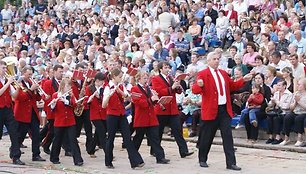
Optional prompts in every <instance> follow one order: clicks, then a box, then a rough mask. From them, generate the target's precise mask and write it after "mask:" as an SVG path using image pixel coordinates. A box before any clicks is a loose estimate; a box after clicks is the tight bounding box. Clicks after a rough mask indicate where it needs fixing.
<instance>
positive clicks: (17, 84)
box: [5, 72, 26, 91]
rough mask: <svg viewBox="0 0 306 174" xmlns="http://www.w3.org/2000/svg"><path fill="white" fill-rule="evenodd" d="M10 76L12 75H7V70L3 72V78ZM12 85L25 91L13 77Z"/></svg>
mask: <svg viewBox="0 0 306 174" xmlns="http://www.w3.org/2000/svg"><path fill="white" fill-rule="evenodd" d="M10 77H13V76H12V75H9V74H8V73H7V72H5V78H7V79H9V78H10ZM12 85H13V86H14V87H15V88H16V89H17V88H20V89H21V90H22V91H25V90H26V89H25V87H23V86H22V85H20V84H19V83H18V82H17V80H16V79H15V78H14V80H13V83H12Z"/></svg>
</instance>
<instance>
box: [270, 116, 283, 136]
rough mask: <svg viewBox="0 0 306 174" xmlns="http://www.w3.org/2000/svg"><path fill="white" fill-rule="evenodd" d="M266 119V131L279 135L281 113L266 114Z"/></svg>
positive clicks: (281, 119)
mask: <svg viewBox="0 0 306 174" xmlns="http://www.w3.org/2000/svg"><path fill="white" fill-rule="evenodd" d="M267 121H268V131H267V133H268V134H276V135H279V134H280V131H281V125H282V121H283V115H278V114H267Z"/></svg>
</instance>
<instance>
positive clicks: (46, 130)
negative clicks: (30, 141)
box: [39, 119, 54, 149]
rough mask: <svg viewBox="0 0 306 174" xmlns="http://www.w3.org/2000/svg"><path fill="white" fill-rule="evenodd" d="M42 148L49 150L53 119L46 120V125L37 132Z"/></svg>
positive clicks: (52, 134)
mask: <svg viewBox="0 0 306 174" xmlns="http://www.w3.org/2000/svg"><path fill="white" fill-rule="evenodd" d="M39 135H40V141H41V145H42V147H43V148H46V149H49V148H50V146H51V143H52V140H53V137H54V119H48V123H47V124H46V125H45V126H44V127H43V129H42V130H41V131H40V132H39Z"/></svg>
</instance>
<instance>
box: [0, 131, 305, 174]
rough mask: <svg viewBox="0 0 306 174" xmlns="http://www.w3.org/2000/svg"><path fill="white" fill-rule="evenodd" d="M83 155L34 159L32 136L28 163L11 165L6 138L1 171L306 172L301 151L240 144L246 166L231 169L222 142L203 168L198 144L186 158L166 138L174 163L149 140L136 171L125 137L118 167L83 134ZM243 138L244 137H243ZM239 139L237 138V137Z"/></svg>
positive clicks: (239, 162) (240, 163)
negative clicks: (161, 157) (156, 153)
mask: <svg viewBox="0 0 306 174" xmlns="http://www.w3.org/2000/svg"><path fill="white" fill-rule="evenodd" d="M79 141H80V147H81V151H82V156H83V158H84V166H82V167H77V166H74V165H73V162H72V158H71V157H65V156H64V152H62V153H61V155H60V161H61V164H59V165H54V164H52V163H51V162H50V161H49V158H48V155H47V154H45V153H44V152H42V153H41V156H42V157H43V158H46V159H47V161H46V162H32V161H31V155H32V154H31V148H30V147H31V143H30V139H26V141H25V145H27V146H28V148H26V149H22V151H24V152H25V154H23V155H22V158H21V159H22V160H23V161H24V162H26V164H27V165H26V166H15V165H12V164H11V161H10V159H9V157H8V152H7V151H8V148H9V146H10V143H9V137H8V136H5V137H3V140H1V141H0V143H1V146H0V159H1V160H0V173H13V174H15V173H16V174H19V173H31V174H64V173H66V174H75V173H95V174H100V173H101V174H104V173H118V174H119V173H120V174H130V173H133V174H140V173H141V174H142V173H149V174H150V173H152V174H164V173H184V174H198V173H199V174H200V173H214V174H222V173H249V174H253V173H254V174H255V173H256V174H258V173H269V174H274V173H275V174H280V173H296V174H302V173H305V162H306V154H305V153H297V152H288V151H280V150H263V149H255V148H245V147H238V150H237V152H236V157H237V165H238V166H240V167H242V171H241V172H236V171H229V170H227V169H225V156H224V153H223V148H222V146H220V145H213V146H212V148H211V152H210V154H209V159H208V165H209V168H200V167H199V164H198V160H197V152H198V151H197V149H196V148H195V143H192V142H188V147H189V149H190V151H195V154H194V155H193V156H190V157H187V158H186V159H182V158H180V156H179V153H178V149H177V145H176V143H175V142H173V141H163V142H162V146H163V147H164V149H165V153H166V157H167V158H168V159H170V160H171V162H170V164H168V165H162V164H156V161H155V158H154V157H152V156H150V155H149V147H148V146H146V140H144V142H143V145H142V147H141V149H140V153H141V155H142V157H143V159H144V161H145V163H146V165H145V166H144V168H142V169H137V170H133V169H131V168H130V165H129V161H128V158H127V152H126V150H125V149H121V142H122V139H121V138H120V137H117V138H116V141H115V148H114V156H115V161H114V163H113V164H114V166H115V169H107V168H106V167H105V166H104V153H103V151H102V150H99V151H98V152H97V153H96V155H97V158H95V159H94V158H90V157H89V155H87V154H86V152H85V145H84V144H85V137H84V135H82V136H81V137H80V139H79ZM218 141H219V142H221V140H220V138H218V137H216V138H215V143H216V144H218ZM241 141H242V140H241ZM235 142H237V139H235Z"/></svg>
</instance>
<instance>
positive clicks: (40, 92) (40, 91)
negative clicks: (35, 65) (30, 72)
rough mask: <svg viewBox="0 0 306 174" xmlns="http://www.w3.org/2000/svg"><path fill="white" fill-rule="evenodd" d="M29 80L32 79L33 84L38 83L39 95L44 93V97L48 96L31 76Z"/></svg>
mask: <svg viewBox="0 0 306 174" xmlns="http://www.w3.org/2000/svg"><path fill="white" fill-rule="evenodd" d="M30 80H31V81H32V83H33V84H36V85H38V88H37V90H38V93H39V95H41V96H42V95H44V96H45V97H46V98H49V97H50V96H49V95H48V94H47V93H46V92H45V91H44V90H43V89H42V87H41V86H40V85H39V84H38V83H37V82H36V81H35V80H34V79H33V78H30Z"/></svg>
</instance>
